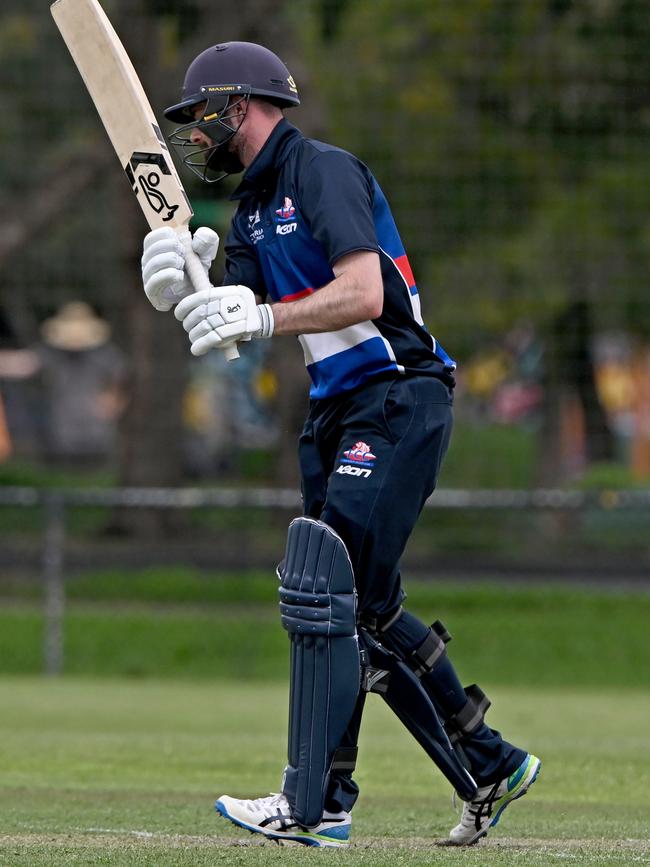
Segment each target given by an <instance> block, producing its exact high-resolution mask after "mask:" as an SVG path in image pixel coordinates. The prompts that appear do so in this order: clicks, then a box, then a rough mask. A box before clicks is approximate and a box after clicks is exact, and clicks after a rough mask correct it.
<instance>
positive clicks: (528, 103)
mask: <svg viewBox="0 0 650 867" xmlns="http://www.w3.org/2000/svg"><path fill="white" fill-rule="evenodd" d="M333 10H335V12H336V15H335V19H334V20H335V26H334V25H333V23H332V13H333ZM303 27H304V32H305V34H306V37H307V38H308V41H309V46H310V57H311V59H312V63H314V65H317V66H318V68H320V69H321V70H322V74H321V75H320V76H319V79H318V82H319V85H320V87H321V89H322V95H323V98H324V99H325V101H326V104H327V107H328V111H329V113H330V118H331V123H332V133H333V136H334V138H335V139H336V140H337V142H338V143H340V144H341V145H342V146H344V147H348V148H349V149H351V150H353V151H355V152H356V153H358V154H359V155H360V156H361V157H362V158H365V159H366V160H367V161H368V162H369V163H370V165H371V167H372V168H373V169H374V170H375V171H376V172H377V174H378V176H379V179H380V182H381V183H382V185H383V186H384V187H385V189H386V191H387V193H388V195H389V198H390V200H391V202H392V203H393V207H394V209H395V211H396V213H397V217H398V222H399V224H400V227H401V230H402V233H403V235H404V238H405V242H406V244H407V248H408V250H409V255H410V257H411V259H412V264H413V268H414V271H415V274H416V278H418V281H419V283H420V288H421V290H422V293H423V305H424V314H425V318H426V319H427V321H428V322H429V324H430V326H431V328H432V331H433V332H434V333H436V334H440V335H441V336H442V340H443V342H444V344H445V346H446V348H448V349H451V351H452V352H453V353H454V354H456V356H457V357H459V358H460V359H461V361H462V358H463V356H464V355H467V354H469V353H471V352H473V351H474V350H475V349H476V347H477V345H480V344H481V343H483V342H485V341H487V340H493V339H498V338H499V336H500V335H503V333H504V332H505V331H506V330H507V329H508V328H509V327H511V326H512V325H513V324H514V323H515V322H517V321H518V320H519V319H520V318H521V317H522V316H526V317H527V318H528V319H532V321H533V322H534V323H535V325H536V327H537V328H538V329H539V330H540V331H541V332H542V334H543V335H544V336H545V337H546V339H547V340H546V342H547V344H548V345H549V346H550V355H551V356H553V357H554V358H555V359H556V361H558V363H550V364H549V365H548V375H549V377H550V378H549V379H548V381H547V421H548V420H549V419H551V418H553V417H554V411H553V405H554V404H555V403H556V402H557V399H558V395H559V393H560V391H561V390H562V388H563V387H564V386H567V385H572V386H575V385H576V383H575V376H574V371H580V376H581V377H586V380H587V381H586V383H585V385H584V387H583V388H581V389H580V390H579V397H580V399H581V401H582V404H583V407H584V410H585V420H586V425H587V441H588V454H589V455H590V457H592V458H593V459H597V458H603V457H606V456H607V455H608V454H609V453H610V448H609V446H608V445H607V443H608V442H609V441H610V437H609V432H608V430H607V427H606V420H605V415H604V413H603V412H602V411H600V410H599V409H597V410H595V409H594V405H593V401H594V400H596V401H597V397H596V395H595V392H593V391H590V389H589V387H588V382H593V370H592V369H591V367H592V365H591V356H590V352H589V350H590V343H591V337H592V330H591V329H592V327H593V328H600V327H603V326H606V325H611V324H613V323H616V324H618V325H623V326H625V327H628V328H631V329H633V330H634V331H636V332H637V333H642V334H644V335H646V336H647V335H649V334H650V303H648V301H647V292H646V280H647V276H646V275H647V273H648V265H649V264H650V262H649V261H648V257H649V252H648V244H647V239H648V233H649V229H650V222H649V221H650V217H649V214H650V209H649V208H648V205H650V201H649V200H650V186H649V185H648V167H647V155H646V154H645V144H644V142H645V138H646V136H647V132H648V127H649V126H650V95H649V92H648V89H647V87H646V85H645V82H647V80H648V75H649V73H650V52H648V50H647V45H648V38H649V37H650V16H648V15H647V5H646V3H645V2H644V0H606V2H596V0H586V2H584V0H581V2H571V0H534V2H533V0H524V2H509V0H459V2H455V3H438V4H431V3H428V2H426V0H404V2H402V3H400V4H394V3H392V2H390V0H359V2H356V3H354V4H345V3H340V4H337V3H333V4H332V3H329V2H327V0H321V2H316V0H314V2H312V4H311V17H309V16H306V18H305V20H304V25H303ZM341 58H345V67H344V69H345V73H344V75H342V74H341ZM576 305H578V306H576ZM576 310H583V311H584V313H585V315H584V317H583V318H582V319H581V323H582V326H583V327H581V328H580V329H578V331H577V332H576V334H574V339H573V340H572V341H571V342H570V343H569V342H567V341H562V342H560V343H559V344H558V345H554V341H555V342H556V343H557V340H558V329H559V330H560V331H561V330H562V329H563V326H562V324H561V323H563V322H565V321H566V319H567V317H568V318H571V316H572V313H573V312H575V311H576ZM578 337H580V340H579V341H578V339H577V338H578ZM543 429H544V431H546V432H549V431H550V433H551V436H550V439H549V437H548V436H544V437H543V439H542V448H541V454H542V455H546V456H548V455H549V454H550V453H552V452H553V451H554V450H557V447H558V445H559V442H558V437H557V427H555V430H554V429H553V426H552V425H549V424H546V425H544V426H543ZM553 439H554V441H553ZM551 475H552V474H551ZM545 477H546V480H549V473H545ZM554 480H555V481H557V478H555V479H554Z"/></svg>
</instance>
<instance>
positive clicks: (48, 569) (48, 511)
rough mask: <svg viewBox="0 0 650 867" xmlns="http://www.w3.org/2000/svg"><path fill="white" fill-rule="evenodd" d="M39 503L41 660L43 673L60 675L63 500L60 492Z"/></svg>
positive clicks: (62, 591) (62, 610)
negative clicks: (42, 513)
mask: <svg viewBox="0 0 650 867" xmlns="http://www.w3.org/2000/svg"><path fill="white" fill-rule="evenodd" d="M43 505H44V507H45V539H44V546H43V590H44V603H45V610H44V614H45V638H44V647H43V652H44V659H43V662H44V668H45V673H46V674H47V675H50V676H53V675H57V674H60V673H61V671H62V669H63V615H64V611H65V585H64V581H63V546H64V543H65V500H64V498H63V497H62V496H61V495H60V494H51V495H49V496H47V497H46V498H45V499H44V501H43Z"/></svg>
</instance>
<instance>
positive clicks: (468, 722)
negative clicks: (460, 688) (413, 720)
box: [445, 683, 492, 744]
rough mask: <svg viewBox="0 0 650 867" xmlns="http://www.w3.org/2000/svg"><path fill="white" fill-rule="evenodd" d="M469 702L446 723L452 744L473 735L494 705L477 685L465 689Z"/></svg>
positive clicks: (446, 729)
mask: <svg viewBox="0 0 650 867" xmlns="http://www.w3.org/2000/svg"><path fill="white" fill-rule="evenodd" d="M465 695H466V696H467V701H466V703H465V704H464V705H463V707H462V708H461V709H460V710H459V711H458V712H457V713H455V714H454V715H453V716H451V717H449V719H447V720H446V722H445V731H446V732H447V734H448V735H449V740H450V741H451V742H452V744H455V743H457V741H459V740H460V739H461V738H462V737H466V736H467V735H471V734H473V733H474V732H475V731H476V730H477V729H478V727H479V726H480V725H482V724H483V722H484V720H485V714H486V713H487V710H488V708H489V707H490V705H491V704H492V702H491V701H490V699H489V698H488V697H487V696H486V695H485V693H484V692H483V690H482V689H481V688H480V687H479V686H477V685H476V684H475V683H473V684H471V686H467V687H465Z"/></svg>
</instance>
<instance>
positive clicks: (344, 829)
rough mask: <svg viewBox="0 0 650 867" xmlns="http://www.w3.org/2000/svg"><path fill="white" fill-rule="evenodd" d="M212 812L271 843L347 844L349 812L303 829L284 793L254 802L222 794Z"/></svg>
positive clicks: (350, 822) (324, 816) (350, 817)
mask: <svg viewBox="0 0 650 867" xmlns="http://www.w3.org/2000/svg"><path fill="white" fill-rule="evenodd" d="M214 808H215V810H216V811H217V813H219V814H220V815H221V816H224V817H225V818H226V819H230V821H231V822H234V823H235V825H239V827H240V828H247V829H248V830H249V831H251V833H257V834H264V836H265V837H268V838H269V839H270V840H277V841H278V842H282V841H284V840H289V841H291V842H294V843H303V844H304V845H305V846H321V847H322V846H330V847H333V846H347V845H348V843H349V841H350V826H351V824H352V816H350V814H349V813H344V812H343V813H328V812H325V813H324V814H323V821H322V822H321V823H320V825H317V826H316V827H315V828H305V827H304V826H303V825H300V824H299V823H298V822H296V820H295V819H294V818H293V816H292V815H291V807H290V806H289V802H288V801H287V799H286V798H285V796H284V795H283V794H272V795H269V796H268V797H266V798H256V799H255V800H254V801H245V800H239V799H238V798H231V797H230V796H229V795H222V796H221V797H220V798H219V799H218V801H217V802H216V803H215V805H214Z"/></svg>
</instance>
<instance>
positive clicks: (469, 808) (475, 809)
mask: <svg viewBox="0 0 650 867" xmlns="http://www.w3.org/2000/svg"><path fill="white" fill-rule="evenodd" d="M499 786H500V783H495V784H494V785H493V786H490V787H489V788H488V787H485V788H487V789H488V791H487V792H486V793H485V794H481V795H480V796H479V797H475V798H474V799H473V800H471V801H463V812H462V813H461V817H460V824H461V825H462V826H463V827H465V828H468V827H470V826H472V827H477V828H478V826H479V825H480V823H481V821H482V820H483V819H484V818H485V819H488V818H489V817H490V816H491V815H492V805H493V804H494V802H495V800H496V797H497V791H498V789H499ZM479 791H481V790H480V789H479ZM483 792H485V789H483ZM477 794H478V792H477ZM452 803H453V806H454V809H456V810H457V809H458V800H457V794H456V792H455V791H454V793H453V795H452Z"/></svg>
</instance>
